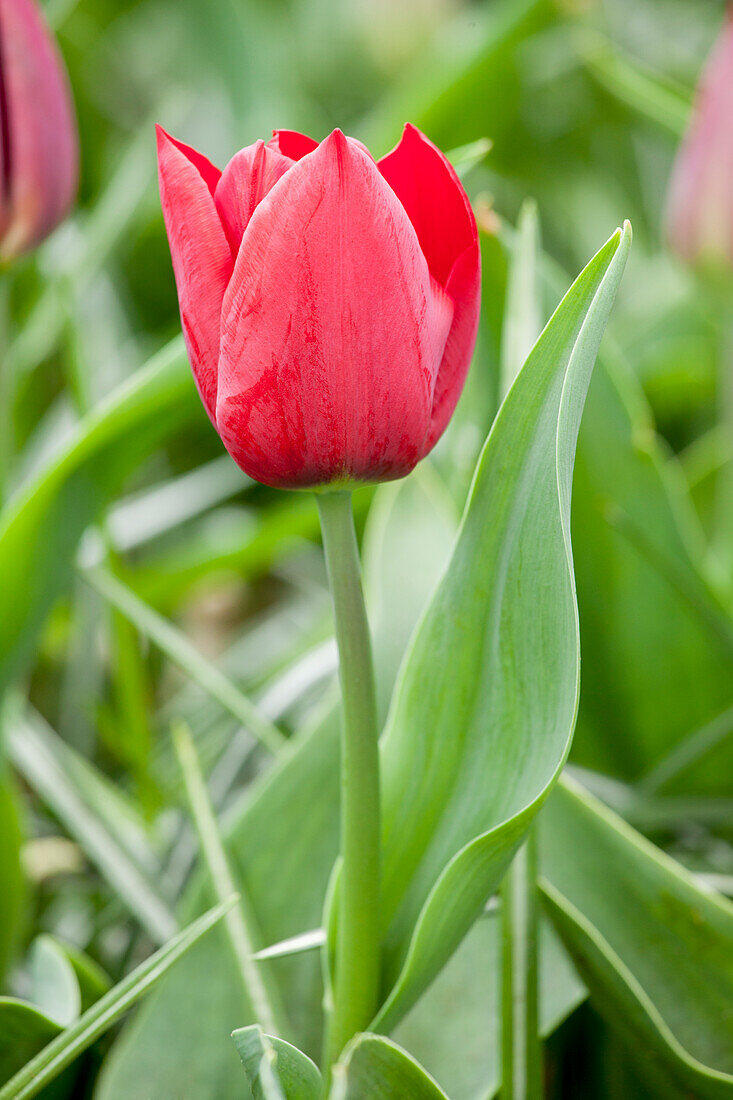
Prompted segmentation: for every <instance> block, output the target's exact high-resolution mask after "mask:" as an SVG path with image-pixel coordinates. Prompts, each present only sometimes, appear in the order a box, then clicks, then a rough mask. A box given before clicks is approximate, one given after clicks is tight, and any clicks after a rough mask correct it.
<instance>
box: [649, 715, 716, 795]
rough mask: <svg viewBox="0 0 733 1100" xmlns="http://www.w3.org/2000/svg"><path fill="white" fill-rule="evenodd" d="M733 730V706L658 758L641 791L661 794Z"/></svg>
mask: <svg viewBox="0 0 733 1100" xmlns="http://www.w3.org/2000/svg"><path fill="white" fill-rule="evenodd" d="M731 734H733V707H729V709H728V710H725V711H723V713H722V714H719V715H718V716H717V717H716V718H713V720H712V722H707V723H706V724H705V725H704V726H702V728H701V729H698V730H695V731H694V732H693V733H691V734H689V735H688V736H687V737H685V738H683V740H682V741H680V742H678V744H676V745H675V747H674V748H673V749H672V751H671V752H670V753H669V755H667V756H665V757H664V758H663V759H662V760H660V761H659V763H658V764H656V765H655V766H654V767H653V768H652V769H651V770H650V771H648V772H647V774H646V775H645V776H644V777H643V778H642V779H641V780H640V782H639V784H638V791H639V794H640V795H652V794H658V793H659V792H660V791H662V790H664V788H665V787H668V786H669V785H670V783H673V782H674V781H675V780H679V779H680V778H681V777H682V776H684V774H685V772H686V771H687V770H688V769H689V768H690V767H692V765H694V764H697V762H698V760H700V759H701V758H702V757H703V756H706V755H707V753H709V752H712V750H713V749H717V748H718V746H719V745H720V744H722V742H723V741H725V739H726V738H728V737H730V736H731Z"/></svg>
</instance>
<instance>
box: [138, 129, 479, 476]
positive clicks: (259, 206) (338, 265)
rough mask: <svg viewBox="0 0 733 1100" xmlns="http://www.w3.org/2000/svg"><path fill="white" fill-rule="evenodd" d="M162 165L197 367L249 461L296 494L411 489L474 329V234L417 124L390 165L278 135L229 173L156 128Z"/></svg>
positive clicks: (223, 430)
mask: <svg viewBox="0 0 733 1100" xmlns="http://www.w3.org/2000/svg"><path fill="white" fill-rule="evenodd" d="M158 163H159V179H160V190H161V199H162V205H163V213H164V217H165V223H166V229H167V232H168V238H169V242H170V246H171V256H172V260H173V268H174V274H175V278H176V286H177V290H178V298H179V306H180V312H181V320H182V326H183V331H184V336H185V339H186V345H187V348H188V353H189V359H190V361H191V366H192V369H193V373H194V378H195V380H196V384H197V387H198V390H199V394H200V396H201V399H202V402H203V404H204V406H205V408H206V411H207V413H208V415H209V418H210V420H211V421H212V424H213V425H214V427H215V429H216V430H217V432H218V433H219V435H220V437H221V438H222V441H223V443H224V445H225V447H226V448H227V450H228V451H229V453H230V455H231V456H232V457H233V458H234V460H235V462H237V464H238V465H239V466H240V467H241V468H242V469H243V470H244V471H245V472H246V473H247V474H248V475H249V476H251V477H253V478H254V479H255V480H258V481H261V482H263V483H265V484H268V485H272V486H275V487H278V488H290V489H304V488H310V489H334V490H342V489H347V488H354V487H356V486H357V485H359V484H366V483H373V482H379V481H388V480H393V479H395V478H399V477H403V476H404V475H405V474H407V473H409V472H410V470H412V469H413V467H414V466H415V465H416V464H417V462H419V461H420V459H421V458H423V457H425V455H426V454H427V453H428V452H429V451H430V450H431V449H432V447H433V446H434V445H435V443H436V442H437V441H438V439H439V438H440V436H441V435H442V433H443V431H444V430H445V427H446V426H447V424H448V421H449V420H450V416H451V415H452V413H453V410H454V409H455V405H456V403H457V401H458V397H459V396H460V393H461V391H462V388H463V384H464V382H465V378H466V374H467V371H468V366H469V363H470V359H471V355H472V352H473V348H474V345H475V340H476V333H477V328H478V312H479V299H480V277H481V261H480V252H479V244H478V230H477V227H476V222H475V218H474V216H473V212H472V210H471V206H470V203H469V200H468V197H467V196H466V194H465V192H464V190H463V187H462V186H461V184H460V181H459V180H458V177H457V176H456V173H455V171H454V169H453V168H452V166H451V165H450V163H449V162H448V160H447V158H446V157H445V156H444V154H443V153H441V152H440V150H439V149H438V148H437V147H436V146H435V145H433V144H432V142H430V141H429V140H428V139H427V138H426V137H425V136H424V135H423V134H421V133H420V131H419V130H417V129H416V128H415V127H412V126H410V125H409V124H408V125H407V126H406V127H405V130H404V133H403V135H402V138H401V140H400V142H399V143H398V145H397V146H396V147H395V149H394V150H393V151H392V152H391V153H389V154H388V155H387V156H386V157H384V158H382V160H380V161H379V162H377V161H375V160H374V159H373V158H372V156H371V154H370V153H369V152H368V151H367V150H366V148H365V147H364V146H363V145H362V144H361V143H360V142H357V141H356V140H355V139H353V138H348V137H346V136H345V135H344V134H343V133H342V132H341V131H340V130H335V131H333V133H332V134H330V135H329V136H328V137H327V138H326V139H325V140H324V141H322V142H321V143H320V144H318V143H316V142H315V141H313V140H312V139H310V138H308V137H306V136H305V135H303V134H298V133H296V132H295V131H282V130H281V131H275V134H274V136H273V138H272V139H271V140H270V141H269V142H267V143H265V142H263V141H258V142H255V143H254V144H253V145H251V146H248V147H246V148H245V149H242V150H240V152H239V153H237V154H235V156H234V157H233V158H232V160H231V161H230V162H229V164H228V165H227V167H226V168H225V169H224V171H223V172H220V171H219V169H217V168H216V167H215V166H214V165H213V164H211V162H210V161H208V160H207V158H206V157H204V156H202V154H200V153H198V152H197V151H196V150H195V149H193V148H192V147H190V146H187V145H184V144H183V143H182V142H179V141H177V140H176V139H174V138H172V137H170V135H168V134H167V133H166V132H165V131H164V130H162V128H160V127H158Z"/></svg>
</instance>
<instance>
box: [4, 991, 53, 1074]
mask: <svg viewBox="0 0 733 1100" xmlns="http://www.w3.org/2000/svg"><path fill="white" fill-rule="evenodd" d="M62 1030H63V1029H62V1026H61V1024H59V1023H57V1022H56V1020H52V1019H50V1017H48V1016H47V1015H46V1014H45V1013H44V1012H42V1011H41V1010H40V1009H39V1008H36V1007H35V1005H32V1004H28V1002H27V1001H19V1000H17V999H16V998H15V997H0V1086H2V1085H4V1084H5V1082H6V1081H8V1080H9V1079H10V1078H11V1077H12V1076H13V1074H15V1073H17V1072H18V1071H19V1070H21V1069H22V1068H23V1066H24V1065H25V1064H26V1062H29V1061H30V1060H31V1058H33V1057H34V1056H35V1055H36V1054H38V1052H39V1051H40V1050H43V1048H44V1047H45V1046H46V1044H47V1043H50V1042H51V1040H52V1039H54V1038H55V1037H56V1036H57V1035H60V1034H61V1031H62Z"/></svg>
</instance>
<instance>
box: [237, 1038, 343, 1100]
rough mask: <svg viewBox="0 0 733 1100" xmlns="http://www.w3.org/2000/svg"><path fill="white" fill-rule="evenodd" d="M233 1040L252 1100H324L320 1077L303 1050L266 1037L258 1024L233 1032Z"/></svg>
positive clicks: (281, 1040)
mask: <svg viewBox="0 0 733 1100" xmlns="http://www.w3.org/2000/svg"><path fill="white" fill-rule="evenodd" d="M232 1039H233V1040H234V1045H235V1046H236V1048H237V1051H238V1053H239V1057H240V1058H241V1059H242V1065H243V1066H244V1072H245V1073H246V1074H247V1080H248V1081H249V1087H250V1089H251V1091H252V1100H321V1096H322V1093H323V1081H322V1080H321V1074H320V1072H319V1070H318V1067H317V1066H316V1065H315V1064H314V1063H313V1062H311V1060H310V1058H309V1057H308V1055H307V1054H303V1052H302V1050H298V1048H297V1047H294V1046H293V1045H292V1044H291V1043H286V1042H285V1041H284V1040H283V1039H278V1038H276V1037H275V1036H274V1035H265V1033H264V1031H263V1030H262V1028H261V1027H257V1025H256V1024H255V1025H253V1026H252V1027H240V1028H238V1029H237V1030H236V1031H233V1032H232ZM273 1081H274V1087H273Z"/></svg>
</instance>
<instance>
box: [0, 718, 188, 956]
mask: <svg viewBox="0 0 733 1100" xmlns="http://www.w3.org/2000/svg"><path fill="white" fill-rule="evenodd" d="M8 711H9V713H8V714H7V717H6V720H5V732H6V737H5V742H6V746H7V753H8V756H9V758H10V760H11V761H12V763H13V765H14V766H15V767H16V768H17V769H18V771H19V772H20V774H21V775H22V776H23V778H24V779H25V781H26V783H28V785H29V786H30V787H31V788H32V789H33V790H34V791H35V792H36V794H37V795H38V797H39V798H40V799H41V801H42V802H44V803H45V804H46V805H47V806H48V807H49V809H51V810H52V812H53V813H54V815H55V816H56V817H57V818H58V819H59V821H60V822H61V823H62V824H63V826H64V828H65V829H66V831H67V832H68V833H69V835H70V836H72V837H73V838H74V839H75V840H76V841H77V843H78V844H79V846H80V847H81V849H82V851H83V852H84V853H85V854H86V856H87V857H88V859H89V860H90V861H91V862H92V863H93V864H94V865H95V866H96V867H97V869H98V870H99V872H100V874H101V875H102V876H103V878H105V879H106V880H107V882H108V883H109V884H110V886H111V887H112V889H113V890H114V891H115V893H116V895H117V896H118V898H119V899H120V901H121V902H122V904H123V905H125V906H126V907H127V909H129V911H130V912H131V913H132V914H133V916H134V917H135V918H136V919H137V920H138V921H139V922H140V924H141V925H142V926H143V928H144V929H145V930H146V932H147V933H148V935H149V936H150V937H151V939H152V940H153V942H154V943H158V944H160V943H164V942H165V941H166V940H168V939H169V938H170V937H171V936H172V935H174V934H175V932H176V930H177V922H176V919H175V917H174V916H173V913H172V912H171V910H170V909H169V908H168V906H167V905H166V903H165V901H163V899H162V898H161V897H160V896H159V894H158V893H157V891H156V889H155V887H154V886H153V884H152V881H151V879H150V878H149V877H148V876H147V875H146V874H145V873H144V872H143V871H142V870H141V869H140V867H139V866H138V864H137V862H135V860H134V859H133V858H132V857H131V855H130V853H129V851H127V850H126V848H125V847H124V846H123V844H122V843H121V839H120V836H121V835H124V834H125V830H126V828H127V826H126V825H125V820H124V817H123V816H122V815H120V817H119V829H116V828H115V821H114V818H115V814H114V810H112V820H110V821H105V820H104V819H103V818H102V817H101V816H100V815H99V813H98V812H97V809H96V807H95V805H94V797H93V798H92V799H91V800H90V799H89V797H88V788H87V789H85V788H84V787H83V786H82V785H80V784H79V782H78V780H79V776H78V774H77V775H76V776H74V773H73V768H70V767H68V766H67V765H68V764H69V761H70V760H71V750H69V749H68V747H67V746H63V748H61V746H56V744H55V741H56V738H55V735H54V734H53V733H52V732H51V731H50V730H49V729H48V728H47V727H46V726H45V724H44V723H43V720H42V719H41V718H40V716H39V717H38V718H37V719H34V718H33V717H32V716H27V715H23V714H21V713H19V712H18V711H17V709H14V708H8ZM60 748H61V751H59V749H60ZM95 793H96V792H95ZM114 805H115V800H114V798H113V797H111V799H110V809H112V808H113V807H114Z"/></svg>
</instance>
